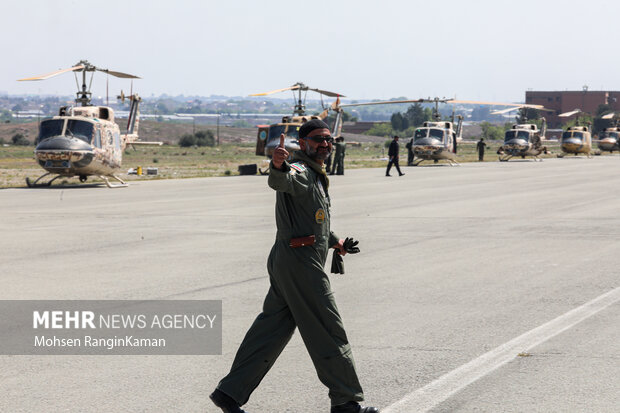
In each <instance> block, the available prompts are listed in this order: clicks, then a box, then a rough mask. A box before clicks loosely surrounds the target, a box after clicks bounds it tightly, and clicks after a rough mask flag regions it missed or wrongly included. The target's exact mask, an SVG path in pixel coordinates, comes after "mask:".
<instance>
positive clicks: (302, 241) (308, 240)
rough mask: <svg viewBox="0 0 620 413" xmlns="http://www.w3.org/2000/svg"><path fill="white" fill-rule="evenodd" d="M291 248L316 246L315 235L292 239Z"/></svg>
mask: <svg viewBox="0 0 620 413" xmlns="http://www.w3.org/2000/svg"><path fill="white" fill-rule="evenodd" d="M288 245H289V246H290V247H291V248H299V247H305V246H308V245H314V235H308V236H306V237H299V238H291V240H290V241H289V244H288Z"/></svg>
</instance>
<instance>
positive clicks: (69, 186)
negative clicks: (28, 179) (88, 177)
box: [0, 182, 106, 190]
mask: <svg viewBox="0 0 620 413" xmlns="http://www.w3.org/2000/svg"><path fill="white" fill-rule="evenodd" d="M83 188H106V184H105V183H104V182H96V183H92V184H65V185H62V184H61V185H51V186H45V185H42V186H37V187H29V186H27V185H26V186H18V187H14V188H0V189H37V190H58V189H61V190H65V189H83Z"/></svg>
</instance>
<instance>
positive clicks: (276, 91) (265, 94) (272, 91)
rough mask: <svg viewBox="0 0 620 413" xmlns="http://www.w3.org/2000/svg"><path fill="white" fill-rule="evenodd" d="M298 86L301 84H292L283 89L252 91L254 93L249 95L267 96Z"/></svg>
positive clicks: (297, 87)
mask: <svg viewBox="0 0 620 413" xmlns="http://www.w3.org/2000/svg"><path fill="white" fill-rule="evenodd" d="M300 87H301V86H299V85H293V86H290V87H285V88H283V89H276V90H270V91H269V92H263V93H254V94H251V95H249V96H267V95H272V94H274V93H279V92H285V91H287V90H297V89H299V88H300Z"/></svg>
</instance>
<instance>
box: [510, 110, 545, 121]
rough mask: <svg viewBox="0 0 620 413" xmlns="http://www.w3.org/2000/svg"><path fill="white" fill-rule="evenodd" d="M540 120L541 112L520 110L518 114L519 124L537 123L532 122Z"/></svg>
mask: <svg viewBox="0 0 620 413" xmlns="http://www.w3.org/2000/svg"><path fill="white" fill-rule="evenodd" d="M538 119H540V111H539V110H537V109H532V108H520V109H519V112H518V113H517V119H516V120H517V123H535V122H532V121H535V120H538Z"/></svg>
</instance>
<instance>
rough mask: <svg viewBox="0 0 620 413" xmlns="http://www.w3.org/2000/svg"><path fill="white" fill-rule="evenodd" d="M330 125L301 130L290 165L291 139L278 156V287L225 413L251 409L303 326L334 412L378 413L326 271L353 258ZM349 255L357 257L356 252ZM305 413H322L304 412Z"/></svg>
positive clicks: (274, 261) (218, 394)
mask: <svg viewBox="0 0 620 413" xmlns="http://www.w3.org/2000/svg"><path fill="white" fill-rule="evenodd" d="M332 143H333V138H332V137H331V136H330V131H329V127H328V126H327V124H325V123H324V122H323V121H321V120H319V119H313V120H311V121H309V122H306V123H304V124H303V125H302V126H301V128H300V129H299V146H300V148H301V149H300V150H299V151H296V152H295V153H294V154H293V161H292V162H291V163H289V162H287V161H286V159H287V158H288V157H289V153H288V152H287V150H286V149H285V148H284V135H281V136H280V145H279V146H278V148H276V150H275V151H274V153H273V159H272V161H271V165H270V166H271V168H270V169H271V172H270V173H269V181H268V182H269V186H270V187H271V188H273V189H274V190H275V191H276V226H277V234H276V241H275V243H274V246H273V248H272V249H271V253H270V254H269V259H268V261H267V270H268V272H269V281H270V284H271V287H270V288H269V291H268V293H267V296H266V297H265V302H264V304H263V312H262V313H261V314H259V316H258V317H257V318H256V320H255V321H254V324H252V326H251V327H250V329H249V330H248V332H247V333H246V336H245V338H244V339H243V342H242V343H241V346H240V347H239V350H238V351H237V355H236V356H235V360H234V362H233V365H232V367H231V370H230V373H228V375H227V376H226V377H224V378H223V379H222V380H221V381H220V383H219V384H218V385H217V389H216V390H215V391H214V392H213V393H212V394H211V396H210V398H211V400H212V401H213V403H215V405H216V406H218V407H219V408H220V409H222V411H223V412H225V413H245V412H244V411H243V410H241V408H240V406H242V405H244V404H245V403H246V402H247V401H248V399H249V397H250V395H251V394H252V392H253V391H254V389H256V387H257V386H258V385H259V383H260V382H261V380H262V379H263V377H264V376H265V375H266V374H267V372H268V371H269V369H270V368H271V366H273V364H274V363H275V361H276V359H277V358H278V356H279V355H280V353H281V352H282V350H283V349H284V347H285V346H286V344H287V343H288V342H289V340H290V339H291V336H292V335H293V332H294V331H295V328H296V327H297V328H298V329H299V332H300V334H301V336H302V338H303V341H304V343H305V345H306V348H307V350H308V353H309V354H310V358H311V359H312V362H313V363H314V367H315V369H316V372H317V374H318V376H319V379H320V380H321V382H323V384H325V386H327V387H328V388H329V397H330V399H331V406H332V407H331V410H330V412H331V413H378V412H379V410H378V409H377V408H375V407H363V406H360V405H359V403H358V402H359V401H362V400H363V399H364V394H363V392H362V387H361V385H360V383H359V380H358V377H357V372H356V371H355V363H354V362H353V355H352V353H351V346H350V345H349V342H348V340H347V335H346V333H345V331H344V326H343V324H342V319H341V318H340V314H339V312H338V308H337V307H336V302H335V300H334V296H333V294H332V291H331V287H330V283H329V278H328V277H327V274H325V271H324V270H323V266H324V265H325V261H326V259H327V253H328V251H329V249H330V248H335V249H337V250H338V252H339V253H340V254H341V255H344V254H346V252H347V250H346V247H345V242H344V240H342V239H339V238H338V237H337V236H336V235H335V234H334V233H333V232H332V231H331V230H330V215H329V207H330V198H329V193H328V186H329V181H328V179H327V176H326V174H325V172H324V171H323V168H322V166H323V161H324V160H325V158H327V156H328V155H329V153H330V152H331V150H332ZM349 252H355V251H351V250H349ZM295 410H296V411H299V412H307V411H316V409H315V408H314V407H312V406H299V408H298V409H295Z"/></svg>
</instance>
